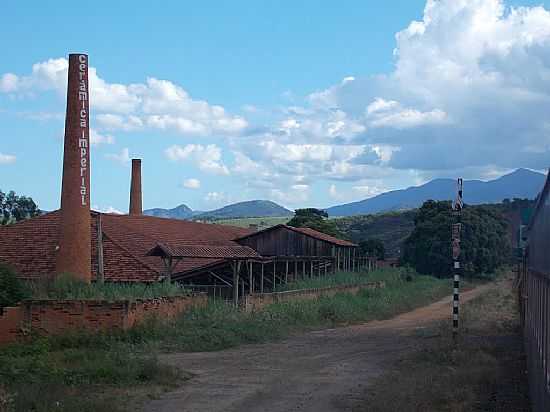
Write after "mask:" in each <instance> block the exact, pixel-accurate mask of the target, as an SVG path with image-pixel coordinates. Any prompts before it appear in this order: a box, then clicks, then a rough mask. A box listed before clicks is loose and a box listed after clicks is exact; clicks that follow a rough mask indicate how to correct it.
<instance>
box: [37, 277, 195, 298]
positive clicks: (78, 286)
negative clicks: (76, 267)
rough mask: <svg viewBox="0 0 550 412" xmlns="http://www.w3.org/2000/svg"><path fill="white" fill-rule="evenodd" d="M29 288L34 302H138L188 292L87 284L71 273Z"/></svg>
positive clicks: (165, 285) (166, 286)
mask: <svg viewBox="0 0 550 412" xmlns="http://www.w3.org/2000/svg"><path fill="white" fill-rule="evenodd" d="M28 288H29V289H30V295H31V296H32V298H33V299H69V300H71V299H74V300H92V299H93V300H95V299H97V300H109V301H115V300H135V299H151V298H157V297H165V296H180V295H185V294H187V293H188V292H187V291H186V290H184V289H183V288H182V287H181V286H179V285H178V284H177V283H170V282H154V283H150V284H145V283H127V284H124V283H99V282H95V283H91V284H88V283H85V282H83V281H81V280H79V279H75V278H74V277H73V276H71V275H68V274H62V275H59V276H58V277H56V278H55V279H54V280H49V281H48V280H44V281H38V282H29V283H28Z"/></svg>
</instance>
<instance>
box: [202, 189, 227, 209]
mask: <svg viewBox="0 0 550 412" xmlns="http://www.w3.org/2000/svg"><path fill="white" fill-rule="evenodd" d="M204 200H205V201H206V202H207V203H210V204H213V205H216V206H219V205H221V204H222V203H223V202H225V201H226V200H227V195H226V194H225V193H223V192H208V193H207V194H206V196H205V197H204Z"/></svg>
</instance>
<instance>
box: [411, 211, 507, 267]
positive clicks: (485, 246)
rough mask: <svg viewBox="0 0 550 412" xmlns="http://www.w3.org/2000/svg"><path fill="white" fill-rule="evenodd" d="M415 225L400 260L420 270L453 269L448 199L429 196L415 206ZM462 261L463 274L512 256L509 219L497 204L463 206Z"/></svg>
mask: <svg viewBox="0 0 550 412" xmlns="http://www.w3.org/2000/svg"><path fill="white" fill-rule="evenodd" d="M414 223H415V228H414V230H413V232H412V233H411V235H410V236H409V237H408V238H407V240H406V241H405V244H404V248H405V250H404V255H403V259H402V260H403V263H405V264H410V265H411V266H413V267H414V268H415V269H416V270H417V271H418V272H419V273H424V274H431V275H437V276H440V277H441V276H450V275H451V273H452V267H451V265H452V253H451V225H452V224H453V223H454V217H453V213H452V210H451V202H437V201H433V200H428V201H427V202H425V203H424V204H423V205H422V207H421V208H420V209H419V210H418V213H417V215H416V217H415V221H414ZM462 225H463V226H462V232H461V261H462V267H463V270H464V273H465V274H466V275H469V276H472V275H481V274H483V273H491V272H494V271H495V269H497V268H498V267H499V266H501V265H503V264H505V263H508V262H509V259H510V257H511V247H510V240H509V237H508V233H507V226H508V223H507V221H506V219H505V218H504V217H503V215H502V212H501V210H499V207H495V206H492V205H481V206H465V207H464V209H463V210H462Z"/></svg>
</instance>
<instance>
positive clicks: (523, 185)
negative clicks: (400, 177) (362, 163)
mask: <svg viewBox="0 0 550 412" xmlns="http://www.w3.org/2000/svg"><path fill="white" fill-rule="evenodd" d="M545 178H546V177H545V175H543V174H541V173H537V172H533V171H531V170H528V169H517V170H516V171H514V172H512V173H509V174H507V175H504V176H501V177H499V178H498V179H495V180H490V181H487V182H484V181H481V180H465V181H464V193H463V199H464V203H466V204H471V205H475V204H482V203H499V202H502V200H503V199H506V198H508V199H513V198H522V199H523V198H528V199H534V198H535V197H536V196H537V195H538V193H539V192H540V190H541V189H542V187H543V186H544V181H545ZM455 196H456V180H454V179H434V180H431V181H429V182H428V183H425V184H423V185H421V186H413V187H409V188H407V189H402V190H393V191H391V192H386V193H382V194H380V195H378V196H374V197H371V198H370V199H365V200H361V201H358V202H353V203H347V204H343V205H338V206H333V207H329V208H328V209H326V211H327V213H328V214H329V216H333V217H335V216H353V215H365V214H372V213H379V212H388V211H394V210H406V209H413V208H416V207H419V206H421V205H422V203H424V202H425V201H426V200H428V199H432V200H452V199H454V198H455Z"/></svg>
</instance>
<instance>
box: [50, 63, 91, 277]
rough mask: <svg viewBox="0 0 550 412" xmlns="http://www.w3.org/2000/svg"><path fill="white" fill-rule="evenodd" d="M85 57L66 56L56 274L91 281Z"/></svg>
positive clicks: (87, 91)
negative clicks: (65, 95) (61, 180)
mask: <svg viewBox="0 0 550 412" xmlns="http://www.w3.org/2000/svg"><path fill="white" fill-rule="evenodd" d="M89 107H90V106H89V89H88V56H87V55H86V54H70V55H69V73H68V83H67V112H66V117H65V140H64V151H63V182H62V186H61V222H60V233H59V249H58V252H57V257H56V267H55V269H56V273H57V274H60V273H70V274H72V275H74V276H76V277H78V278H79V279H82V280H84V281H85V282H90V281H91V278H92V274H91V266H92V256H91V232H90V230H91V229H90V124H89V120H90V113H89Z"/></svg>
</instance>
